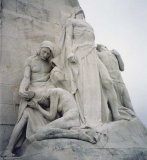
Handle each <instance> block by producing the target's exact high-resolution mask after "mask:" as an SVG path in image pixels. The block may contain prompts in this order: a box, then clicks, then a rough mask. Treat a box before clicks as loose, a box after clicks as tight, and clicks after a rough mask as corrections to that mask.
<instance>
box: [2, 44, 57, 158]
mask: <svg viewBox="0 0 147 160" xmlns="http://www.w3.org/2000/svg"><path fill="white" fill-rule="evenodd" d="M53 48H54V46H53V44H52V43H51V42H50V41H43V42H42V43H41V45H40V49H39V52H38V53H37V54H36V55H33V56H30V57H29V58H28V59H27V60H26V62H25V71H24V77H23V80H22V82H21V84H20V88H19V94H20V96H21V101H20V106H19V113H18V120H17V123H16V125H15V127H14V130H13V132H12V135H11V137H10V141H9V143H8V146H7V148H6V150H5V151H4V153H3V156H4V157H5V156H9V157H11V156H13V153H12V152H13V151H14V150H15V147H16V146H17V144H18V142H20V141H21V140H22V139H24V133H25V134H26V135H25V138H26V139H28V137H30V136H31V135H32V134H34V133H35V132H36V129H37V128H40V126H42V125H45V124H47V123H49V121H48V120H47V119H45V118H44V117H43V116H42V114H41V113H40V112H39V111H37V110H34V109H32V108H30V106H29V101H30V100H31V99H32V98H33V99H35V100H37V99H39V98H40V97H42V96H43V95H44V94H45V93H46V91H47V89H48V88H53V87H54V86H53V85H52V83H51V80H50V72H51V70H52V69H53V66H52V63H51V60H52V58H53ZM25 126H26V127H25ZM25 128H26V132H25V131H24V129H25ZM19 145H21V144H20V143H19Z"/></svg>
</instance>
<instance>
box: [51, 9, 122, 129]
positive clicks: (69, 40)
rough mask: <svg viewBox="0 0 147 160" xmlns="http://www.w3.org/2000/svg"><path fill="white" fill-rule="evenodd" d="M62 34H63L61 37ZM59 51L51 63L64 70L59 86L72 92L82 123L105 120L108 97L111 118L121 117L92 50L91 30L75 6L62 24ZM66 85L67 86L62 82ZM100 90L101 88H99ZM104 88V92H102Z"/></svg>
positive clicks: (101, 67) (96, 122)
mask: <svg viewBox="0 0 147 160" xmlns="http://www.w3.org/2000/svg"><path fill="white" fill-rule="evenodd" d="M63 37H64V38H63ZM63 37H62V40H63V41H62V42H60V44H61V54H60V56H58V57H56V59H55V60H54V63H55V64H56V65H57V66H59V67H60V68H62V69H63V71H64V72H65V81H66V82H69V83H70V85H69V83H65V86H64V87H63V88H68V90H69V91H70V92H71V93H72V94H74V96H75V99H76V102H77V104H78V107H79V111H80V118H81V122H82V124H83V125H84V126H90V127H96V126H97V125H99V124H101V123H102V121H103V119H104V121H107V120H108V113H107V112H108V111H107V112H104V111H103V110H108V106H107V100H104V98H102V97H103V94H105V95H106V99H108V100H109V103H110V107H111V111H112V115H113V118H114V120H120V119H124V117H121V116H120V115H119V112H118V104H117V97H116V93H115V91H114V88H113V85H112V82H111V78H110V76H109V73H108V71H107V69H106V67H105V66H104V64H103V63H102V62H101V61H100V59H99V58H98V57H97V54H96V52H97V51H96V48H95V45H94V40H95V37H94V32H93V29H92V27H91V26H90V25H89V24H88V23H87V22H86V21H85V16H84V13H83V10H82V9H81V8H80V7H76V8H74V10H73V15H72V18H69V19H68V20H67V22H66V25H65V26H64V34H63ZM66 85H68V87H67V86H66ZM103 90H104V91H103ZM102 92H105V93H102Z"/></svg>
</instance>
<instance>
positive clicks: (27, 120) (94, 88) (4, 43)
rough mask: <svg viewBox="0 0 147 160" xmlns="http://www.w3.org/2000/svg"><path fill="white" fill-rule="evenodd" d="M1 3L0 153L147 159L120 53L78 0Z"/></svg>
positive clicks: (30, 157)
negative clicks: (99, 37) (99, 34)
mask: <svg viewBox="0 0 147 160" xmlns="http://www.w3.org/2000/svg"><path fill="white" fill-rule="evenodd" d="M0 3H1V5H0V7H1V10H0V15H1V19H0V38H1V42H0V49H1V52H0V154H1V157H0V160H1V159H2V160H3V159H9V160H15V159H20V160H69V159H70V160H98V159H100V160H106V159H107V160H147V129H146V128H145V127H144V126H143V124H142V123H141V121H140V120H139V119H138V118H137V117H136V114H135V112H134V109H133V106H132V103H131V100H130V97H129V93H128V90H127V88H126V86H125V83H124V81H123V78H122V76H121V71H123V70H124V62H123V60H122V58H121V55H120V54H119V52H118V51H116V50H115V49H114V50H109V49H108V48H107V47H106V46H105V45H104V44H96V42H95V35H94V31H93V28H92V26H91V25H90V24H89V23H88V22H86V20H85V14H84V11H83V9H82V8H81V7H80V4H79V2H78V1H77V0H1V1H0ZM116 47H117V46H116Z"/></svg>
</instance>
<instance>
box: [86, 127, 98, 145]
mask: <svg viewBox="0 0 147 160" xmlns="http://www.w3.org/2000/svg"><path fill="white" fill-rule="evenodd" d="M85 134H86V135H87V136H88V139H89V141H90V142H91V143H93V144H96V143H97V141H98V134H97V133H96V131H95V130H93V129H89V130H87V131H86V132H85Z"/></svg>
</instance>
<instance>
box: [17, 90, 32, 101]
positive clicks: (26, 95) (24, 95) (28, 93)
mask: <svg viewBox="0 0 147 160" xmlns="http://www.w3.org/2000/svg"><path fill="white" fill-rule="evenodd" d="M19 95H20V96H21V97H22V98H24V99H25V100H26V101H30V100H31V99H32V98H33V97H34V96H35V93H34V92H33V91H24V92H19Z"/></svg>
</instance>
